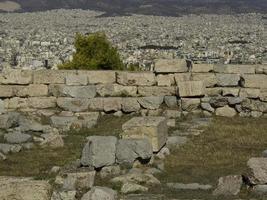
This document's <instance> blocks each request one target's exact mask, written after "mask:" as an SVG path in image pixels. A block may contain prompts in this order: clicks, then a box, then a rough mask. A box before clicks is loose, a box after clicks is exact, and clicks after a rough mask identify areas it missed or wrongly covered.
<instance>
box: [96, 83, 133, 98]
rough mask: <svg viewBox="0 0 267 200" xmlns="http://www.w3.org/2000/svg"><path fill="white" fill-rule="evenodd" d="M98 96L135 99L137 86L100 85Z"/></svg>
mask: <svg viewBox="0 0 267 200" xmlns="http://www.w3.org/2000/svg"><path fill="white" fill-rule="evenodd" d="M96 90H97V94H98V95H99V96H101V97H108V96H111V97H116V96H117V97H119V96H121V97H135V96H136V95H137V87H136V86H124V85H118V84H99V85H97V86H96Z"/></svg>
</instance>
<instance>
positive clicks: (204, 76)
mask: <svg viewBox="0 0 267 200" xmlns="http://www.w3.org/2000/svg"><path fill="white" fill-rule="evenodd" d="M192 80H193V81H203V84H204V86H205V87H207V88H210V87H214V86H215V85H216V84H217V78H216V76H215V74H214V73H193V74H192Z"/></svg>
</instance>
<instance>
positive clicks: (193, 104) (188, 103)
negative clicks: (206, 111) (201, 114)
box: [182, 98, 200, 112]
mask: <svg viewBox="0 0 267 200" xmlns="http://www.w3.org/2000/svg"><path fill="white" fill-rule="evenodd" d="M199 107H200V99H191V98H182V110H184V111H188V112H191V111H193V110H196V109H198V108H199Z"/></svg>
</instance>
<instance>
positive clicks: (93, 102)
mask: <svg viewBox="0 0 267 200" xmlns="http://www.w3.org/2000/svg"><path fill="white" fill-rule="evenodd" d="M89 110H92V111H103V110H104V98H93V99H89Z"/></svg>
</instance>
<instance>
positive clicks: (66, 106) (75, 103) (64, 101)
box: [57, 97, 89, 112]
mask: <svg viewBox="0 0 267 200" xmlns="http://www.w3.org/2000/svg"><path fill="white" fill-rule="evenodd" d="M57 105H58V106H59V107H60V108H62V109H63V110H67V111H73V112H84V111H87V110H88V107H89V100H88V99H81V98H67V97H66V98H65V97H59V98H58V99H57Z"/></svg>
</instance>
